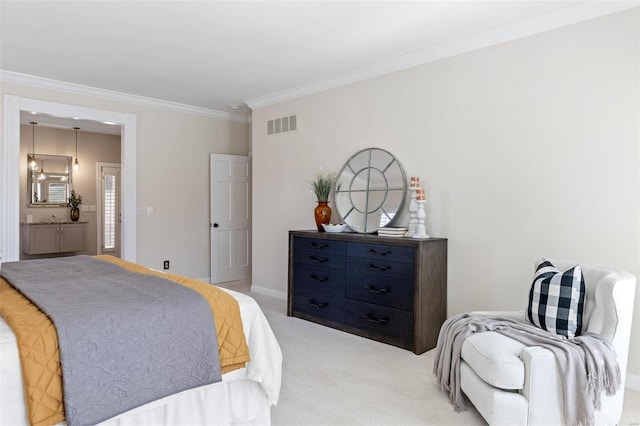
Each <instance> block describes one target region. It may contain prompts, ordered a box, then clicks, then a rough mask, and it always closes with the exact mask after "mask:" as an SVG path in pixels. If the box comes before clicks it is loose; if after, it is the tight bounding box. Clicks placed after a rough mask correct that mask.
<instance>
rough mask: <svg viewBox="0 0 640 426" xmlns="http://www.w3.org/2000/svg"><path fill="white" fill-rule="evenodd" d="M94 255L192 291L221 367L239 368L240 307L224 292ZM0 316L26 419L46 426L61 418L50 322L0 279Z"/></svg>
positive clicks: (244, 352) (243, 357)
mask: <svg viewBox="0 0 640 426" xmlns="http://www.w3.org/2000/svg"><path fill="white" fill-rule="evenodd" d="M99 258H100V259H102V260H104V261H107V262H111V263H114V264H117V265H119V266H121V267H123V268H125V269H128V270H130V271H136V272H141V273H146V274H150V275H158V276H161V277H163V278H168V279H171V280H173V281H176V282H179V283H180V284H182V285H184V286H186V287H189V288H192V289H194V290H196V291H197V292H198V293H200V294H201V295H202V296H203V297H204V298H205V299H206V300H207V302H208V303H209V306H210V307H211V310H212V311H213V312H214V316H215V323H216V332H217V335H218V341H219V355H220V363H221V365H222V369H223V371H225V372H226V371H231V370H232V369H235V368H240V367H242V366H244V363H246V362H247V361H248V359H249V357H248V348H247V347H246V340H245V338H244V333H243V331H242V322H241V320H240V315H239V308H238V305H237V302H236V301H235V299H233V298H232V297H231V296H229V295H228V294H227V293H225V292H223V291H221V290H219V289H217V288H216V287H214V286H211V285H208V284H206V283H203V282H200V281H197V280H192V279H188V278H184V277H177V276H171V275H168V274H162V273H159V272H156V271H152V270H149V269H146V268H144V267H142V266H140V265H136V264H133V263H130V262H125V261H122V260H120V259H117V258H111V257H107V256H100V257H99ZM0 315H2V316H3V317H4V318H5V320H6V321H7V323H9V324H10V326H11V327H12V329H13V330H14V333H15V334H16V336H17V339H18V347H19V351H20V356H21V362H22V367H23V368H22V373H23V380H24V387H25V393H26V395H25V396H26V400H27V403H28V413H29V422H30V424H32V425H36V426H40V425H51V424H55V423H57V422H60V421H63V420H65V414H64V406H63V403H62V400H63V394H62V380H61V368H60V361H59V350H58V347H57V344H58V342H57V333H56V330H55V327H54V326H53V324H52V322H51V321H50V320H49V318H48V317H47V316H46V315H45V314H44V313H42V312H41V311H40V310H39V309H38V308H37V307H36V306H34V305H33V304H31V303H30V302H29V300H27V299H26V298H25V297H24V296H22V295H21V294H20V293H19V292H17V291H16V290H15V289H14V288H13V287H12V286H11V285H9V284H8V283H7V282H5V281H4V280H0ZM67 420H68V419H67Z"/></svg>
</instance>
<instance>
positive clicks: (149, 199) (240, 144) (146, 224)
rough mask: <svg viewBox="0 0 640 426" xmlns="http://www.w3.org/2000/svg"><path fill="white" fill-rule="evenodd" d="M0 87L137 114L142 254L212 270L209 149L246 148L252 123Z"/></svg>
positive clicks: (140, 258) (147, 260)
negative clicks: (151, 209) (150, 211)
mask: <svg viewBox="0 0 640 426" xmlns="http://www.w3.org/2000/svg"><path fill="white" fill-rule="evenodd" d="M0 94H2V95H3V96H4V95H5V94H8V95H15V96H20V97H25V98H30V99H38V100H43V101H51V102H57V103H62V104H70V105H78V106H81V107H87V108H96V109H101V110H107V111H115V112H120V113H128V114H135V115H136V117H137V129H136V130H137V132H136V140H137V151H136V157H137V164H136V169H137V176H136V178H137V188H136V193H137V206H138V208H139V209H141V213H142V214H140V215H139V216H137V253H136V259H137V262H138V263H141V264H143V265H146V266H150V267H153V268H158V269H162V261H163V260H165V259H168V260H170V261H171V270H170V272H175V273H177V274H182V275H186V276H190V277H195V278H204V277H209V276H210V265H209V257H210V255H209V253H210V247H209V153H211V152H217V153H222V154H238V155H247V154H248V152H249V149H250V148H249V147H250V138H251V135H250V130H249V125H248V124H245V123H238V122H233V121H228V120H222V119H218V118H213V117H209V116H205V115H200V114H197V113H189V112H176V111H172V110H167V109H161V108H154V107H150V106H143V105H139V104H134V103H127V102H121V101H112V100H106V99H100V98H97V97H92V96H84V95H78V94H74V93H68V92H62V91H55V90H49V89H43V88H38V87H32V86H27V85H21V84H14V83H7V82H3V83H2V85H1V87H0ZM0 116H2V114H0ZM36 143H37V141H36ZM80 161H82V159H81V158H80ZM0 196H1V195H0ZM147 207H154V209H155V214H154V215H153V216H147V215H146V214H145V213H146V209H147ZM81 214H82V213H81ZM0 219H1V218H0Z"/></svg>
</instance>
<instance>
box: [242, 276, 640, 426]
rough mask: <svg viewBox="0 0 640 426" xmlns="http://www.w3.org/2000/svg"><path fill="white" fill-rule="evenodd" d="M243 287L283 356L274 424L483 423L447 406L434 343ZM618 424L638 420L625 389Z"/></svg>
mask: <svg viewBox="0 0 640 426" xmlns="http://www.w3.org/2000/svg"><path fill="white" fill-rule="evenodd" d="M234 290H241V289H240V288H234ZM248 294H249V295H250V296H252V297H253V298H255V299H256V301H257V302H258V304H259V305H260V306H261V308H262V309H263V311H264V313H265V315H266V317H267V319H268V320H269V323H270V324H271V327H272V329H273V331H274V333H275V335H276V337H277V338H278V341H279V342H280V346H281V348H282V353H283V358H284V361H283V376H282V391H281V393H280V402H279V403H278V406H277V407H275V408H273V410H272V415H271V418H272V423H273V425H274V426H300V425H354V426H355V425H393V426H395V425H485V424H486V423H485V422H484V420H483V419H482V417H481V416H480V415H479V414H478V412H477V411H476V410H475V409H474V408H473V407H472V408H471V409H470V410H469V411H466V412H462V413H456V412H454V411H453V408H452V406H451V405H450V404H449V403H448V401H447V397H446V395H445V393H444V392H442V391H441V390H440V387H439V386H438V385H437V383H436V380H435V378H434V376H433V374H432V363H433V350H432V351H429V352H427V353H425V354H422V355H420V356H417V355H415V354H413V353H412V352H409V351H406V350H403V349H398V348H396V347H393V346H390V345H386V344H383V343H378V342H375V341H373V340H369V339H365V338H362V337H358V336H354V335H351V334H348V333H343V332H340V331H337V330H334V329H331V328H328V327H323V326H320V325H317V324H314V323H311V322H308V321H304V320H301V319H298V318H291V317H287V316H286V301H284V300H280V299H276V298H273V297H269V296H265V295H262V294H257V293H252V292H248ZM620 424H621V425H629V426H633V425H635V426H637V425H638V424H640V392H634V391H630V390H628V389H627V391H626V394H625V412H624V414H623V417H622V421H621V422H620Z"/></svg>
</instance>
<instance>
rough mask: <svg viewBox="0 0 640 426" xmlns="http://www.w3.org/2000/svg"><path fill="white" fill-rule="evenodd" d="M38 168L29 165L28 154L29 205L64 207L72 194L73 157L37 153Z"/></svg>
mask: <svg viewBox="0 0 640 426" xmlns="http://www.w3.org/2000/svg"><path fill="white" fill-rule="evenodd" d="M35 156H36V162H37V163H38V169H37V170H31V169H30V168H29V166H28V163H29V160H30V159H31V155H28V156H27V205H28V206H29V207H64V206H66V205H67V202H68V200H69V195H70V194H71V188H72V187H71V181H72V178H73V172H72V169H71V166H72V157H65V156H62V155H44V154H35Z"/></svg>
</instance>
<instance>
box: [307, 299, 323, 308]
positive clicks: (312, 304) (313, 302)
mask: <svg viewBox="0 0 640 426" xmlns="http://www.w3.org/2000/svg"><path fill="white" fill-rule="evenodd" d="M309 304H310V305H311V306H313V307H314V308H316V309H322V308H326V307H327V304H326V303H317V302H315V301H314V300H313V299H311V300H309Z"/></svg>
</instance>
